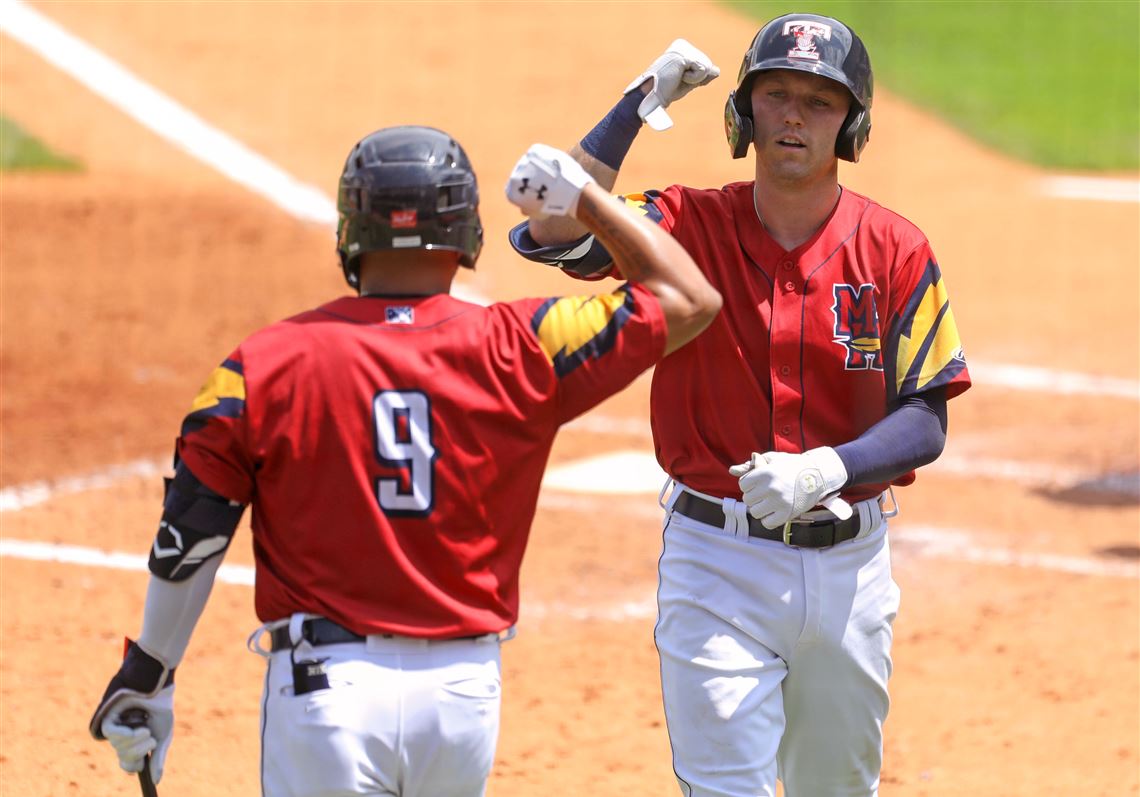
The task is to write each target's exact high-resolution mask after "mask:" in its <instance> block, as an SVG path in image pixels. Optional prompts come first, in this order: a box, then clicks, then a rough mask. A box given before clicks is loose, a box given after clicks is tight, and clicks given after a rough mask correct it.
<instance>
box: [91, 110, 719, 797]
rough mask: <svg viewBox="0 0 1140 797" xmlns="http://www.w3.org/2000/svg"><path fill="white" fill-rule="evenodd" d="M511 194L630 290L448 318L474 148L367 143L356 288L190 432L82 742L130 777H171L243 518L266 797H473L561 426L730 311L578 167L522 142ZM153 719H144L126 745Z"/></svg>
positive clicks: (201, 407) (305, 320)
mask: <svg viewBox="0 0 1140 797" xmlns="http://www.w3.org/2000/svg"><path fill="white" fill-rule="evenodd" d="M507 192H508V197H509V199H510V200H511V201H512V202H514V203H515V204H516V205H517V206H519V207H520V208H521V209H522V210H523V211H524V212H525V213H527V214H528V215H530V216H532V217H543V216H546V215H548V214H563V215H567V216H572V217H574V218H576V219H578V220H579V221H580V222H582V223H583V224H585V225H587V226H588V227H589V229H591V230H592V231H593V233H594V234H595V235H597V236H598V238H599V240H603V241H604V242H605V244H606V246H607V247H609V248H610V250H611V251H613V252H614V253H615V254H614V257H615V261H616V262H617V263H618V264H619V265H620V267H621V268H622V273H623V274H625V275H626V276H627V277H628V278H629V282H627V283H625V284H623V285H622V286H621V287H619V288H618V289H617V290H615V291H613V292H612V293H609V294H605V295H600V296H576V297H569V298H559V297H548V298H536V299H523V300H519V301H512V302H504V303H499V304H492V305H490V306H489V307H481V306H477V305H473V304H469V303H466V302H462V301H459V300H457V299H454V298H452V297H451V296H450V295H449V291H450V287H451V283H452V280H453V278H454V276H455V274H456V273H457V270H458V268H459V267H460V266H465V267H468V268H473V267H474V266H475V261H476V258H477V257H478V255H479V251H480V248H481V246H482V240H483V238H482V236H483V231H482V227H481V224H480V220H479V214H478V197H479V195H478V188H477V185H476V179H475V174H474V172H473V170H472V168H471V164H470V162H469V161H468V158H467V155H466V154H465V153H464V151H463V149H462V148H461V147H460V145H459V144H458V143H457V142H456V141H454V140H453V139H452V138H451V137H450V136H449V135H447V134H446V133H444V132H441V131H439V130H435V129H433V128H426V127H396V128H388V129H384V130H380V131H377V132H375V133H373V134H371V135H369V136H367V137H366V138H364V139H363V140H362V141H360V142H359V143H358V144H357V145H356V146H355V147H354V148H353V149H352V151H351V153H350V154H349V156H348V159H347V162H346V164H345V167H344V171H343V173H342V175H341V179H340V190H339V196H338V207H339V211H340V222H339V228H338V251H339V254H340V258H341V263H342V266H343V269H344V274H345V277H346V279H347V280H348V282H349V284H350V285H351V286H352V287H353V288H355V289H357V290H358V291H359V295H358V296H352V297H346V298H341V299H337V300H335V301H332V302H329V303H328V304H325V305H322V306H320V307H317V308H316V309H314V310H310V311H308V312H305V313H301V314H300V315H297V316H294V317H292V318H289V319H286V320H284V321H282V322H280V323H277V324H273V325H272V326H269V327H267V328H265V329H262V330H260V331H258V332H256V333H254V334H253V335H251V336H250V337H249V338H247V339H246V340H245V341H244V342H242V343H241V345H239V346H238V347H237V348H236V349H235V350H234V351H233V352H232V353H231V354H230V355H229V356H228V357H227V358H226V359H225V360H224V361H223V362H222V364H221V365H220V366H219V367H218V368H217V369H216V370H215V371H214V372H213V374H212V375H211V376H210V378H209V381H208V382H207V383H206V384H205V386H204V387H203V388H202V390H201V392H200V393H199V394H198V397H197V398H196V399H195V400H194V404H193V406H192V408H191V411H190V413H189V414H188V415H187V416H186V418H185V420H184V422H183V425H182V431H181V435H180V437H179V438H178V445H177V455H176V458H175V463H176V464H175V475H174V477H173V479H172V480H169V481H168V484H167V490H166V497H165V502H164V507H163V509H164V511H163V515H162V521H161V523H160V524H159V529H158V532H157V535H156V537H155V541H154V545H153V548H152V551H151V557H150V570H151V580H150V585H149V589H148V592H147V599H146V607H145V611H144V617H143V627H142V632H141V634H140V635H139V638H138V640H137V641H131V640H128V642H127V646H126V652H125V656H124V660H123V663H122V666H121V667H120V669H119V671H118V672H117V673H116V674H115V676H114V677H113V678H112V679H111V682H110V684H109V686H108V687H107V690H106V693H105V694H104V696H103V698H102V700H101V701H100V703H99V706H98V708H97V710H96V711H95V714H94V716H93V717H92V719H91V722H90V731H91V733H92V734H93V735H94V736H95V737H96V738H97V739H103V738H106V739H108V740H110V741H111V742H112V744H113V745H114V747H115V748H116V751H117V753H118V756H119V761H120V765H121V766H122V768H123V769H125V770H127V771H134V772H137V771H141V770H142V769H143V768H144V767H147V771H148V772H149V773H150V774H151V775H152V776H153V779H154V780H155V781H158V780H159V779H160V778H161V776H162V769H163V765H164V761H165V758H166V754H167V751H168V749H169V745H170V741H171V733H172V728H173V691H174V671H175V667H176V666H177V665H178V664H179V662H180V661H181V660H182V657H183V654H184V652H185V650H186V647H187V645H188V643H189V640H190V636H191V632H192V630H193V628H194V624H195V623H196V622H197V619H198V617H199V615H200V613H201V611H202V609H203V607H204V605H205V603H206V600H207V598H208V596H209V593H210V589H211V586H212V583H213V579H214V575H215V573H216V571H217V569H218V566H219V565H220V563H221V561H222V556H223V554H224V552H225V550H226V548H227V547H228V545H229V543H230V540H231V538H232V535H233V533H234V530H235V527H236V526H237V524H238V521H239V519H240V517H241V515H242V512H243V510H244V508H245V506H246V505H252V506H253V519H252V529H253V549H254V556H255V562H256V567H255V588H254V593H255V605H256V612H257V616H258V618H259V619H260V620H261V621H262V623H263V624H262V626H261V627H260V628H258V629H257V630H256V631H255V632H254V634H253V635H252V636H251V637H250V642H249V644H250V647H251V648H252V649H254V650H255V651H256V652H258V653H260V654H262V655H263V656H264V657H265V658H266V660H267V664H268V669H267V673H266V678H265V691H264V697H263V702H262V710H261V739H262V762H261V778H262V789H263V793H264V794H266V795H270V797H278V796H279V795H296V796H297V797H301V796H302V795H304V796H305V797H316V796H317V795H348V794H374V795H399V796H401V797H448V796H452V795H453V796H455V797H461V796H462V797H469V796H470V795H479V794H482V793H483V791H484V787H485V784H486V780H487V777H488V775H489V773H490V770H491V763H492V759H493V756H494V750H495V742H496V740H497V735H498V725H499V703H500V666H499V644H500V640H501V639H502V638H504V636H506V635H509V633H510V632H511V630H512V629H513V626H514V623H515V621H516V618H517V616H518V608H519V606H518V603H519V596H518V576H519V567H520V563H521V560H522V557H523V551H524V549H525V547H526V541H527V535H528V533H529V529H530V523H531V520H532V518H533V516H534V512H535V504H536V502H537V497H538V492H539V484H540V480H541V477H542V472H543V470H544V467H545V464H546V460H547V457H548V455H549V452H550V448H551V444H552V442H553V440H554V436H555V433H556V431H557V430H558V428H559V426H560V425H561V424H563V423H565V422H566V421H568V420H570V419H571V418H574V417H575V416H577V415H579V414H581V413H583V412H585V411H586V410H588V409H589V408H590V407H592V406H594V405H595V404H597V403H598V402H600V401H601V400H603V399H604V398H606V397H608V396H610V395H612V394H613V393H615V392H617V391H618V390H620V389H622V388H623V387H625V386H626V385H628V384H629V382H630V381H631V380H632V379H634V378H635V377H636V376H637V375H638V374H639V373H641V372H642V371H644V370H645V369H646V368H647V367H649V366H650V365H652V364H653V363H655V362H656V361H658V360H659V359H660V358H661V357H662V356H663V354H666V353H669V352H672V351H674V350H675V349H677V348H678V347H680V346H681V345H683V344H684V343H686V342H687V341H689V340H690V339H691V338H692V337H694V336H695V335H696V334H697V333H698V332H700V331H701V330H702V329H704V328H705V326H707V324H708V323H709V321H710V320H711V319H712V317H713V316H714V315H715V314H716V312H717V310H718V309H719V307H720V297H719V295H718V294H717V293H716V291H714V290H713V289H712V288H711V287H710V285H709V283H708V282H707V280H706V279H705V278H704V277H703V276H702V275H701V273H700V271H699V270H698V269H697V268H696V266H695V264H694V263H693V261H692V259H691V258H690V257H689V255H688V254H686V253H685V251H684V249H683V248H682V247H681V246H679V245H678V244H677V242H675V241H674V240H673V239H672V238H670V237H669V236H668V235H666V234H665V233H664V232H662V231H661V230H660V229H659V228H658V227H655V226H654V225H653V224H650V223H648V222H646V221H645V220H643V219H640V218H638V217H637V216H636V215H635V214H633V213H631V212H629V211H628V210H626V209H624V208H622V207H620V206H619V205H617V204H616V203H615V202H613V201H612V199H611V198H610V195H609V194H608V192H607V191H605V190H604V189H602V188H599V187H598V186H597V185H596V184H595V183H594V182H593V180H592V178H590V177H589V176H588V175H587V174H586V173H585V172H584V171H583V170H582V169H581V167H580V166H578V165H577V163H575V162H574V161H573V160H572V159H571V158H570V157H569V156H567V155H566V154H565V153H562V152H559V151H557V150H554V149H551V148H549V147H544V146H542V145H535V146H534V147H532V148H531V149H530V150H529V151H528V152H527V153H526V154H525V155H524V156H523V157H522V158H521V159H520V161H519V162H518V164H517V166H516V167H515V170H514V172H513V173H512V174H511V176H510V179H509V182H508V184H507ZM138 708H141V709H143V710H144V711H145V712H146V714H147V716H148V724H147V726H144V727H140V728H132V727H130V725H129V723H128V722H125V721H124V719H123V714H124V713H126V712H128V711H129V710H131V709H138Z"/></svg>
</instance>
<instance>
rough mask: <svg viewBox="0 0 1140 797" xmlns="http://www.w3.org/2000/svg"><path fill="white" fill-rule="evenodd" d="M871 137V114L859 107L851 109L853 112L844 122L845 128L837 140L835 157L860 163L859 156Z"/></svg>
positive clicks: (854, 106) (841, 130)
mask: <svg viewBox="0 0 1140 797" xmlns="http://www.w3.org/2000/svg"><path fill="white" fill-rule="evenodd" d="M870 137H871V112H870V110H869V109H867V108H860V107H859V106H858V105H853V106H852V107H851V112H850V113H848V114H847V118H846V119H845V120H844V121H843V127H842V128H841V129H840V131H839V135H838V136H837V137H836V139H835V155H836V157H839V158H842V159H843V160H845V161H851V162H852V163H858V162H859V156H860V155H861V154H862V152H863V148H864V147H865V146H867V141H868V140H869V139H870Z"/></svg>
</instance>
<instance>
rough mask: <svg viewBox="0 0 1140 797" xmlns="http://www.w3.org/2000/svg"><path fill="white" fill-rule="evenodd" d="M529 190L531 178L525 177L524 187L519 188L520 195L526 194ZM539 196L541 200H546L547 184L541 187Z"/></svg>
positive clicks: (538, 192) (523, 180)
mask: <svg viewBox="0 0 1140 797" xmlns="http://www.w3.org/2000/svg"><path fill="white" fill-rule="evenodd" d="M529 188H530V178H529V177H524V178H523V179H522V185H520V186H519V193H520V194H525V193H526V192H527V190H528V189H529ZM537 196H538V198H539V199H544V198H545V197H546V185H545V184H543V185H542V186H541V187H540V188H539V189H538V191H537Z"/></svg>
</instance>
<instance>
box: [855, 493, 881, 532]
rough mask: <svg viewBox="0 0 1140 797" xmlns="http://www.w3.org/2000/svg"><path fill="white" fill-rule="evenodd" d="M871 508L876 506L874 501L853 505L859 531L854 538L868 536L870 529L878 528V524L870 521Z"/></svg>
mask: <svg viewBox="0 0 1140 797" xmlns="http://www.w3.org/2000/svg"><path fill="white" fill-rule="evenodd" d="M873 506H876V502H874V501H860V502H859V503H857V504H855V510H856V511H857V512H858V513H859V531H858V532H857V533H856V534H855V536H856V537H862V536H864V535H865V534H870V533H871V530H872V529H874V528H878V525H879V524H878V523H874V522H873V521H872V520H871V516H872V514H873V513H872V511H871V507H873Z"/></svg>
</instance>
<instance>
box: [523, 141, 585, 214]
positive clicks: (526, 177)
mask: <svg viewBox="0 0 1140 797" xmlns="http://www.w3.org/2000/svg"><path fill="white" fill-rule="evenodd" d="M592 182H594V178H593V177H591V176H590V175H589V174H587V173H586V170H585V169H583V168H582V167H581V166H580V165H579V164H578V161H576V160H574V159H573V158H571V157H570V156H569V155H567V154H566V153H565V152H563V151H562V150H559V149H555V148H554V147H548V146H547V145H545V144H535V145H533V146H532V147H531V148H530V149H528V150H527V151H526V154H525V155H523V156H522V157H521V158H519V162H518V163H516V164H515V168H514V171H512V172H511V176H510V178H509V179H508V180H507V199H509V200H510V201H511V202H512V203H513V204H515V205H517V206H518V207H519V209H520V210H522V212H523V213H525V214H526V215H527V216H530V217H531V218H535V219H541V218H545V217H547V216H574V214H575V213H576V212H577V210H578V197H579V196H580V195H581V193H582V189H583V188H585V187H586V184H587V183H592Z"/></svg>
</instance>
